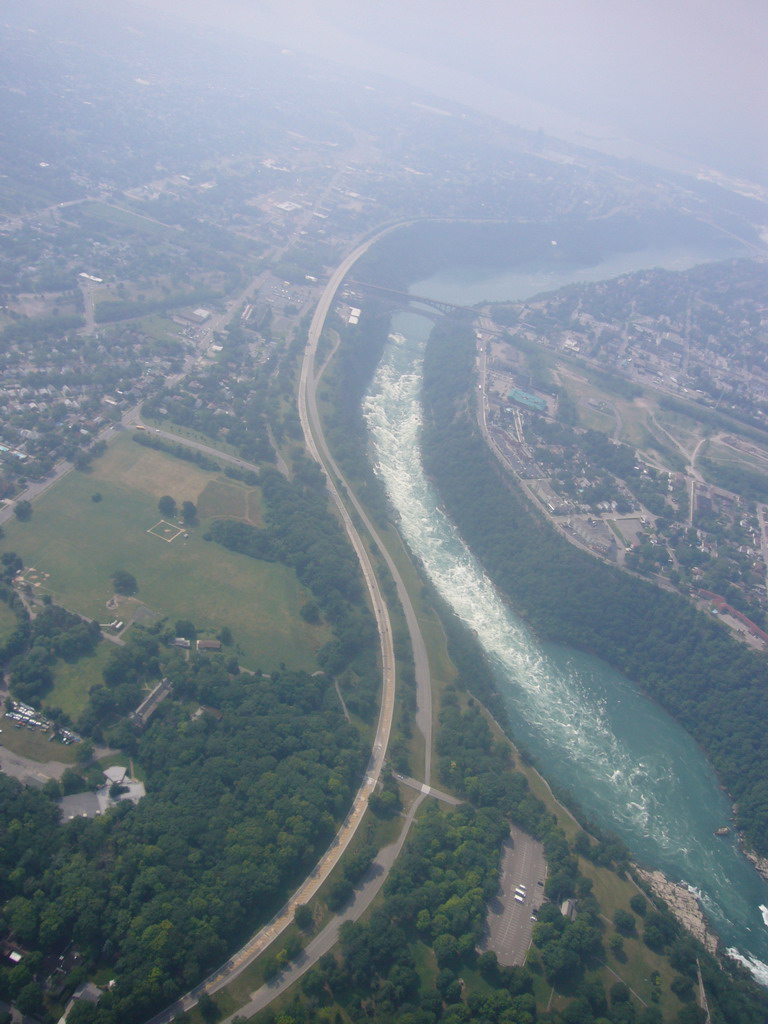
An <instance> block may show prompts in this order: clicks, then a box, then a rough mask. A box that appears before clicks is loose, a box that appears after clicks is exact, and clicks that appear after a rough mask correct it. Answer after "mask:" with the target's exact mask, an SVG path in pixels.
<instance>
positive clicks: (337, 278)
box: [148, 225, 432, 1024]
mask: <svg viewBox="0 0 768 1024" xmlns="http://www.w3.org/2000/svg"><path fill="white" fill-rule="evenodd" d="M395 226H396V225H392V226H389V227H387V228H385V229H383V230H382V231H381V232H379V233H378V234H377V235H374V236H372V237H371V238H369V239H368V240H367V241H365V242H363V243H361V244H360V245H358V246H357V247H356V248H355V249H354V250H353V251H352V252H351V253H350V254H349V255H348V256H347V257H346V258H345V259H344V261H343V262H342V263H341V264H340V265H339V266H338V267H337V268H336V270H335V271H334V273H333V274H332V275H331V277H330V279H329V281H328V283H327V285H326V286H325V289H324V290H323V293H322V295H321V297H320V300H319V302H318V304H317V307H316V309H315V313H314V315H313V317H312V322H311V324H310V327H309V334H308V339H307V345H306V349H305V353H304V359H303V362H302V367H301V375H300V378H299V389H298V410H299V418H300V421H301V426H302V430H303V431H304V438H305V444H306V447H307V451H308V453H309V455H310V456H311V457H312V458H314V459H316V460H317V462H319V463H320V465H321V466H322V468H323V470H324V471H325V474H326V478H327V483H328V490H329V493H330V496H331V500H332V501H333V503H334V505H335V507H336V509H337V511H338V514H339V516H340V518H341V521H342V523H343V525H344V528H345V530H346V533H347V536H348V537H349V540H350V543H351V544H352V546H353V548H354V549H355V553H356V555H357V557H358V560H359V562H360V567H361V571H362V574H363V578H364V580H365V585H366V588H367V591H368V597H369V600H370V604H371V609H372V611H373V614H374V616H375V618H376V624H377V628H378V632H379V641H380V648H381V649H380V656H381V668H382V690H381V703H380V711H379V718H378V722H377V726H376V734H375V737H374V741H373V746H372V750H371V757H370V761H369V763H368V768H367V771H366V775H365V778H364V780H363V782H362V785H361V786H360V789H359V790H358V792H357V794H356V796H355V798H354V801H353V804H352V807H351V808H350V811H349V813H348V814H347V817H346V818H345V820H344V822H343V823H342V826H341V828H340V829H339V832H338V833H337V835H336V837H335V838H334V840H333V842H332V843H331V845H330V847H329V848H328V850H327V851H326V853H325V854H324V855H323V857H322V858H321V860H320V861H319V863H318V864H317V865H316V867H315V868H314V870H313V871H312V872H311V873H310V875H309V876H308V877H307V878H306V879H305V880H304V882H303V883H302V885H301V886H300V887H299V888H298V889H297V890H296V892H295V893H294V894H293V895H292V896H291V898H290V899H289V900H288V902H287V903H286V904H285V905H284V906H283V907H282V909H281V910H280V911H278V913H277V914H276V915H275V917H274V918H273V919H272V920H271V921H270V922H269V923H268V924H267V925H265V926H264V927H263V928H262V929H260V931H258V932H257V933H256V934H255V935H254V936H253V937H252V938H251V939H250V940H249V941H248V942H247V943H246V944H245V945H244V946H243V947H242V948H241V949H240V950H238V951H237V953H235V954H234V955H233V956H232V957H231V958H230V959H229V960H228V961H227V962H226V963H225V964H223V965H222V966H221V967H220V968H219V969H218V970H217V971H215V972H214V973H213V974H212V975H210V976H209V977H208V978H206V979H205V980H204V981H203V982H202V983H201V984H200V985H198V986H196V987H195V988H194V989H192V990H191V991H190V992H188V993H187V994H186V995H184V996H182V997H181V998H180V999H179V1000H177V1001H176V1002H175V1003H174V1004H173V1005H172V1006H170V1007H168V1008H167V1009H166V1010H164V1011H162V1012H161V1013H159V1014H157V1015H156V1016H155V1017H153V1018H152V1019H151V1021H149V1022H148V1024H169V1022H170V1021H172V1020H173V1018H174V1016H175V1015H176V1014H178V1013H180V1012H182V1011H183V1010H189V1009H190V1008H191V1007H193V1006H195V1005H196V1003H197V1000H198V999H199V997H200V995H201V994H202V993H203V992H207V993H209V994H213V993H215V992H218V991H219V990H220V989H222V988H224V987H226V985H228V984H229V983H230V982H231V981H232V980H233V979H234V978H236V977H237V976H238V975H239V974H241V973H242V971H244V970H245V969H246V968H247V967H248V966H250V964H251V963H253V961H254V960H256V959H257V958H258V957H259V956H260V955H261V954H262V953H263V952H264V951H265V950H266V949H267V947H268V946H270V945H271V944H272V943H273V942H274V941H275V940H276V939H277V938H279V936H280V935H281V934H282V933H283V931H285V929H286V928H287V927H288V925H289V924H291V922H292V921H293V916H294V913H295V911H296V907H297V906H299V905H301V904H305V903H308V902H309V900H311V899H312V897H313V896H314V895H315V894H316V893H317V892H318V890H319V889H320V887H321V886H322V885H323V883H324V882H325V881H326V880H327V878H328V877H329V875H330V874H331V872H332V871H333V869H334V867H335V866H336V864H337V863H338V861H339V859H340V858H341V856H342V854H343V853H344V851H345V850H346V848H347V846H348V845H349V843H350V841H351V840H352V838H353V836H354V835H355V832H356V831H357V829H358V827H359V825H360V824H361V822H362V820H363V816H364V814H365V811H366V810H367V806H368V797H369V796H370V795H371V793H372V792H373V791H374V789H375V787H376V784H377V782H378V780H379V777H380V775H381V771H382V768H383V766H384V761H385V758H386V752H387V747H388V745H389V738H390V732H391V729H392V719H393V715H394V706H395V684H396V679H395V654H394V645H393V636H392V624H391V621H390V618H389V610H388V608H387V603H386V601H385V599H384V595H383V593H382V591H381V587H380V584H379V581H378V578H377V576H376V571H375V568H374V565H373V561H372V559H371V556H370V554H369V552H368V548H367V547H366V545H365V543H364V541H363V538H362V537H361V535H360V532H359V530H358V528H357V526H356V525H355V522H354V521H353V519H352V515H351V513H350V511H349V509H348V507H347V502H348V503H349V505H350V506H351V507H352V510H353V511H354V513H355V514H356V516H359V521H361V522H362V524H363V527H364V528H365V529H366V530H367V531H368V533H369V535H370V537H371V540H372V541H373V542H374V543H375V544H376V545H377V546H378V548H379V551H380V553H381V557H382V558H383V559H384V561H385V562H386V564H387V566H388V568H389V570H390V572H391V574H392V577H393V579H394V582H395V586H396V589H397V593H398V597H399V599H400V601H401V603H402V607H403V612H404V614H405V618H406V623H407V627H408V631H409V634H410V639H411V644H412V648H413V656H414V663H415V675H416V691H417V713H416V722H417V726H418V728H419V729H420V731H421V732H422V734H423V736H424V741H425V756H424V771H423V778H424V783H425V784H426V786H425V787H423V788H422V791H421V792H420V793H419V794H418V796H417V797H416V799H415V800H414V802H413V803H412V804H411V806H410V808H409V811H408V814H407V815H406V817H405V821H404V824H403V829H402V831H401V833H400V836H399V838H398V840H397V842H396V843H394V844H392V845H391V846H389V847H386V848H385V849H384V850H381V851H380V852H379V855H378V856H377V858H376V860H375V861H374V864H373V867H372V868H371V870H370V872H369V873H368V876H367V877H366V879H365V881H364V882H363V884H362V886H360V887H359V888H358V889H357V890H356V892H355V896H354V898H353V900H352V902H351V903H350V905H349V907H348V908H347V909H346V911H345V912H344V914H343V915H341V916H337V917H335V918H334V919H333V920H332V921H331V922H330V924H329V925H327V926H326V928H324V929H323V931H322V932H320V933H319V934H318V935H317V936H316V937H315V939H313V940H312V942H311V943H310V944H309V945H308V946H307V948H306V949H305V950H304V952H303V954H302V956H301V957H300V959H298V960H297V961H296V962H295V963H294V964H292V965H290V966H289V968H287V969H286V970H285V971H283V972H282V973H281V974H280V975H279V976H278V977H277V978H276V979H274V980H273V981H272V982H271V983H270V984H269V985H265V986H263V987H262V988H261V989H259V990H258V991H257V992H255V993H252V995H251V1000H250V1002H249V1003H248V1004H247V1005H246V1006H245V1007H243V1008H241V1009H240V1010H239V1011H238V1013H237V1014H235V1016H237V1015H238V1014H240V1015H242V1014H243V1013H245V1014H246V1015H252V1014H253V1013H255V1012H257V1010H258V1009H261V1008H263V1007H264V1006H266V1005H267V1004H268V1003H269V1002H271V1001H272V1000H273V999H274V998H275V997H276V996H277V995H279V994H280V992H282V991H284V990H285V988H287V987H288V986H289V985H290V984H292V983H293V982H294V981H295V980H296V978H298V977H300V976H301V974H303V973H304V972H305V971H306V970H308V969H309V968H310V967H312V966H313V965H314V964H315V963H316V962H317V961H318V960H319V959H320V957H322V956H323V955H324V954H325V953H326V952H328V951H329V950H330V949H331V948H332V947H333V945H334V944H335V943H336V941H337V938H338V930H339V928H340V926H341V924H342V923H343V921H344V920H355V919H357V918H358V917H359V916H360V915H361V914H362V913H363V911H364V910H365V909H366V908H367V907H368V906H369V904H370V902H371V901H372V900H373V898H374V897H375V895H376V893H377V892H378V891H379V889H380V888H381V886H382V885H383V884H384V881H385V880H386V877H387V874H388V872H389V869H390V868H391V866H392V864H393V863H394V862H395V859H396V858H397V855H398V854H399V852H400V849H401V847H402V845H403V843H404V842H405V839H406V836H407V834H408V832H409V830H410V827H411V824H412V823H413V821H414V820H415V816H416V813H417V811H418V808H419V806H420V805H421V803H422V802H423V801H424V800H425V799H426V797H427V795H428V793H429V782H430V778H431V771H432V689H431V676H430V671H429V661H428V657H427V651H426V645H425V643H424V639H423V636H422V633H421V629H420V627H419V623H418V617H417V614H416V610H415V608H414V606H413V604H412V602H411V599H410V595H409V594H408V591H407V589H406V587H405V583H404V582H403V579H402V577H401V575H400V572H399V570H398V568H397V565H396V564H395V562H394V560H393V559H392V557H391V556H390V554H389V552H388V551H387V549H386V547H385V545H384V541H383V540H382V538H381V537H380V535H379V533H378V531H377V530H376V529H375V528H374V526H373V524H372V523H371V521H370V519H369V517H368V516H367V514H366V512H365V510H364V509H363V507H362V506H361V505H360V503H359V502H358V501H357V499H356V498H355V497H354V495H353V494H352V493H351V491H350V489H349V487H348V485H347V483H346V481H345V479H344V476H343V474H342V473H341V471H340V470H339V467H338V466H337V464H336V462H335V460H334V459H333V457H332V455H331V453H330V451H329V449H328V446H327V443H326V440H325V435H324V433H323V429H322V422H321V419H320V416H319V413H318V408H317V386H318V382H319V380H320V378H321V376H322V368H321V369H320V371H317V370H316V367H315V360H316V356H317V348H318V344H319V341H320V338H321V335H322V332H323V330H324V327H325V322H326V319H327V317H328V313H329V312H330V309H331V306H332V304H333V301H334V299H335V297H336V292H337V291H338V289H339V287H340V285H341V283H342V281H343V280H344V278H345V277H346V275H347V274H348V273H349V270H350V268H351V267H352V266H353V265H354V263H355V262H356V261H357V260H358V259H359V258H360V257H361V256H362V255H363V253H365V252H366V251H367V250H368V248H369V247H370V246H371V245H373V244H374V243H375V242H377V241H378V240H379V239H380V238H381V237H382V236H383V235H384V234H386V233H387V232H388V231H391V230H392V229H393V227H395ZM185 443H186V439H185ZM195 447H198V445H195ZM199 447H201V448H203V450H205V446H202V445H200V446H199ZM212 454H214V453H213V452H212ZM215 454H216V455H217V456H218V457H219V458H220V457H221V453H218V452H217V453H215ZM233 461H236V460H233ZM342 493H343V494H344V496H345V497H342ZM345 498H346V502H345ZM228 1019H229V1020H231V1019H232V1018H228ZM225 1024H226V1022H225Z"/></svg>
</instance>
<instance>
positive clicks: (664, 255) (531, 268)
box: [409, 231, 745, 306]
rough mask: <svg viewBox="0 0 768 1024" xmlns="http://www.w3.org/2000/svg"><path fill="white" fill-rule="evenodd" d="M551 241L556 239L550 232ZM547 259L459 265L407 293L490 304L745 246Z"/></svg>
mask: <svg viewBox="0 0 768 1024" xmlns="http://www.w3.org/2000/svg"><path fill="white" fill-rule="evenodd" d="M552 240H553V241H557V234H556V231H555V232H553V239H552ZM552 249H553V255H552V259H551V260H540V261H537V262H536V263H535V264H532V265H528V266H527V267H524V268H514V269H500V268H499V267H482V266H474V267H468V266H461V265H457V266H455V267H451V268H450V269H447V270H441V271H440V272H438V273H436V274H433V275H432V276H431V277H427V278H425V279H424V280H422V281H416V282H415V283H414V284H413V285H411V287H410V288H409V291H410V292H411V294H412V295H423V296H424V297H425V298H430V299H440V300H441V301H443V302H453V303H455V304H456V305H457V306H474V305H476V304H477V303H478V302H483V301H484V300H488V301H493V302H504V301H510V302H522V301H524V300H526V299H530V298H532V297H533V296H535V295H539V294H541V293H543V292H551V291H555V290H556V289H558V288H563V287H565V286H566V285H570V284H576V283H579V282H584V283H586V282H590V281H605V280H607V279H608V278H611V277H620V276H621V275H622V274H631V273H633V272H634V271H637V270H648V269H650V268H651V267H658V268H661V269H663V270H689V269H690V268H691V267H695V266H697V265H698V264H700V263H712V262H715V261H716V260H724V259H730V258H732V257H735V256H743V255H745V249H744V248H743V247H742V246H739V245H738V244H736V243H733V242H729V241H727V240H725V239H723V241H722V243H721V244H717V243H714V242H713V243H712V244H711V245H707V246H702V245H680V246H669V245H660V246H658V247H653V248H648V249H638V250H636V251H634V252H616V253H612V254H611V255H609V256H607V257H606V258H605V259H603V260H601V261H600V262H599V263H595V264H593V265H592V266H586V265H582V266H579V265H578V264H575V263H571V264H567V263H563V262H561V261H560V260H559V259H557V256H556V250H557V246H554V245H553V246H552Z"/></svg>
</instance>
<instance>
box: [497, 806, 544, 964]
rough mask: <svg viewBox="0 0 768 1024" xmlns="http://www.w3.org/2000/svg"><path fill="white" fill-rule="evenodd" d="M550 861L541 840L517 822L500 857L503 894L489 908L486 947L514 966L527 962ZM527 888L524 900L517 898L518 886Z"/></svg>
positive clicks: (500, 961) (502, 961)
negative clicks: (533, 917) (526, 958)
mask: <svg viewBox="0 0 768 1024" xmlns="http://www.w3.org/2000/svg"><path fill="white" fill-rule="evenodd" d="M546 877H547V864H546V861H545V860H544V848H543V847H542V845H541V843H539V842H537V841H536V840H535V839H532V838H531V837H530V836H528V835H526V834H525V832H521V831H520V829H519V828H516V827H515V826H514V825H513V826H512V828H511V830H510V837H509V839H508V840H507V841H506V842H505V843H504V848H503V852H502V857H501V878H500V895H499V896H497V897H495V898H494V899H492V900H491V903H490V905H489V908H488V920H487V933H486V936H485V939H484V943H483V948H484V949H492V950H493V951H494V953H495V954H496V956H497V958H498V961H499V963H500V964H504V965H505V966H507V967H513V966H515V965H520V964H523V963H525V957H526V955H527V953H528V947H529V946H530V944H531V936H532V933H533V926H534V924H535V921H533V920H531V916H532V911H534V910H538V908H539V907H540V906H541V904H542V903H543V902H544V886H543V885H539V884H538V883H539V882H544V881H546ZM518 887H522V888H524V889H525V896H524V898H523V899H524V902H522V903H519V902H517V900H515V889H517V888H518Z"/></svg>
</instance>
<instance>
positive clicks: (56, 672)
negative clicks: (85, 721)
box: [43, 640, 115, 722]
mask: <svg viewBox="0 0 768 1024" xmlns="http://www.w3.org/2000/svg"><path fill="white" fill-rule="evenodd" d="M114 650H115V646H114V644H111V643H110V642H109V641H108V640H103V641H102V642H101V643H100V644H99V645H98V647H97V648H96V650H95V651H94V653H93V654H91V655H88V656H87V657H85V658H80V659H79V661H75V662H67V661H62V660H61V659H59V660H58V661H57V662H56V665H55V666H54V669H53V677H54V683H53V689H52V690H51V691H50V692H49V693H48V694H47V695H46V698H45V701H44V702H43V705H44V707H45V706H47V707H55V708H61V710H62V711H65V712H66V713H67V714H68V715H69V717H70V718H71V719H72V721H73V722H76V721H77V719H78V718H79V717H80V715H81V714H82V713H83V711H85V706H86V704H87V703H88V691H89V690H90V688H91V687H92V686H97V685H99V684H101V683H103V682H104V680H103V678H102V675H101V673H102V671H103V669H104V666H105V665H106V663H107V660H108V659H109V656H110V655H111V654H112V652H113V651H114Z"/></svg>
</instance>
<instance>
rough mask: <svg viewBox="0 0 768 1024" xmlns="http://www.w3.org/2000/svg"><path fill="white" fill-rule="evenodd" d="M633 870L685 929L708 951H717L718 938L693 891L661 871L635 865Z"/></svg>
mask: <svg viewBox="0 0 768 1024" xmlns="http://www.w3.org/2000/svg"><path fill="white" fill-rule="evenodd" d="M633 870H634V872H635V874H636V875H637V877H638V878H639V879H641V881H643V882H645V884H646V885H647V886H648V887H649V888H650V889H651V891H652V892H653V893H654V894H655V895H656V896H658V897H659V898H660V899H662V900H664V902H665V903H666V904H667V906H668V907H669V909H670V911H671V912H672V913H673V914H674V915H675V917H676V918H677V920H678V921H679V922H680V924H681V925H682V926H683V928H685V929H686V931H688V932H690V934H691V935H693V937H694V938H695V939H698V940H699V942H701V944H702V945H703V946H704V948H705V949H706V950H707V951H708V952H710V953H712V954H714V953H717V948H718V945H719V939H718V937H717V935H716V934H715V933H714V932H713V931H712V930H711V928H710V927H709V924H708V922H707V919H706V917H705V916H704V911H703V910H702V909H701V904H700V903H699V900H698V897H697V896H696V894H695V893H693V892H691V890H690V889H689V888H688V887H687V886H685V885H681V884H680V883H679V882H670V880H669V879H668V878H667V877H666V875H664V874H663V872H661V871H644V870H643V869H642V868H639V867H637V866H636V865H635V866H634V867H633Z"/></svg>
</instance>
